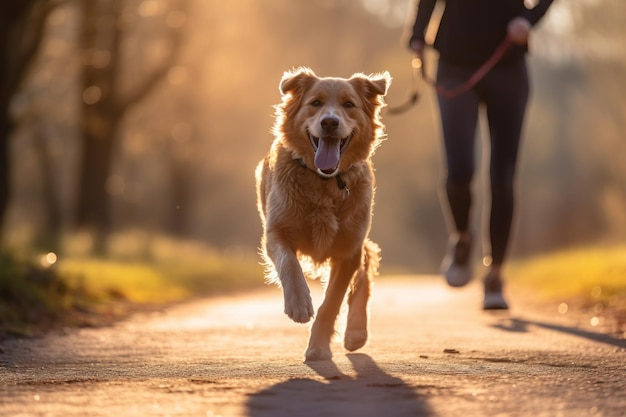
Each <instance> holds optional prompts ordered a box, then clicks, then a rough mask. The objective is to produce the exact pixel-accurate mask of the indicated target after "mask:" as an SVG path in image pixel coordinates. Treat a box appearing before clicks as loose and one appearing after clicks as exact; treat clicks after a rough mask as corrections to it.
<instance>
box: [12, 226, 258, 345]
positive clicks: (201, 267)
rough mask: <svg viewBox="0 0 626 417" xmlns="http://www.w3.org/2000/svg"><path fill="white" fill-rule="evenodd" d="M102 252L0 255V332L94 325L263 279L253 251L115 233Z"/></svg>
mask: <svg viewBox="0 0 626 417" xmlns="http://www.w3.org/2000/svg"><path fill="white" fill-rule="evenodd" d="M109 245H110V247H111V250H110V251H109V254H108V255H107V257H96V256H93V255H89V254H88V253H81V250H79V249H77V247H88V246H89V245H84V242H81V241H80V239H78V240H74V241H73V242H70V243H69V244H68V245H67V247H68V250H67V252H68V253H67V254H66V255H57V254H56V253H53V252H48V253H43V254H39V255H36V256H32V255H30V256H29V255H24V254H20V255H16V254H14V253H12V254H9V253H6V252H4V253H2V254H0V339H1V338H2V337H3V335H4V336H6V335H28V334H33V333H35V334H36V333H37V332H39V331H41V330H45V329H47V328H49V327H51V326H96V325H100V324H106V323H108V322H111V321H112V320H116V319H118V318H120V317H123V316H124V315H126V314H128V313H130V312H132V311H137V310H141V309H146V308H154V307H158V306H163V305H164V304H168V303H173V302H179V301H183V300H188V299H191V298H194V297H199V296H210V295H217V294H224V293H231V292H235V291H241V290H246V289H252V288H258V287H261V286H263V285H264V280H263V270H262V267H261V266H260V265H259V262H258V258H257V257H256V256H254V257H253V256H246V255H244V254H241V253H238V252H236V251H216V250H213V249H212V248H209V247H206V246H203V245H200V244H197V243H188V242H180V241H174V240H171V239H166V238H154V237H153V238H148V237H145V236H118V237H113V238H112V239H111V240H110V242H109Z"/></svg>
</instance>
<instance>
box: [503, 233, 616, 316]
mask: <svg viewBox="0 0 626 417" xmlns="http://www.w3.org/2000/svg"><path fill="white" fill-rule="evenodd" d="M509 269H510V272H511V277H512V282H511V284H512V285H516V286H518V287H520V288H522V287H523V288H525V289H532V291H533V293H534V294H536V295H538V296H539V297H541V298H542V299H543V300H559V299H571V300H577V301H579V302H581V303H583V304H589V305H590V304H592V303H603V304H604V305H607V306H613V307H616V308H619V309H624V308H626V245H620V246H612V247H589V248H577V249H569V250H563V251H559V252H555V253H549V254H546V255H543V256H538V257H533V258H530V259H526V260H520V261H516V262H512V263H511V265H510V268H509Z"/></svg>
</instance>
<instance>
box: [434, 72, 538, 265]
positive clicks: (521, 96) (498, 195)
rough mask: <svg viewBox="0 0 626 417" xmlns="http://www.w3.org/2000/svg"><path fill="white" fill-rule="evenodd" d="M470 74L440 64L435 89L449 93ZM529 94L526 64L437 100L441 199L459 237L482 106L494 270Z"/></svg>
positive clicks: (504, 238) (502, 247) (501, 252)
mask: <svg viewBox="0 0 626 417" xmlns="http://www.w3.org/2000/svg"><path fill="white" fill-rule="evenodd" d="M473 72H474V69H471V68H459V67H454V66H451V65H448V64H446V63H444V62H439V68H438V71H437V82H438V84H440V85H442V86H444V87H446V88H450V89H451V88H454V87H456V86H458V85H460V84H462V83H463V82H464V81H465V80H467V79H468V78H469V77H470V76H471V75H472V73H473ZM528 94H529V81H528V72H527V69H526V62H525V60H519V61H517V62H512V63H510V62H507V64H506V65H499V66H496V67H495V68H493V69H492V70H491V71H490V72H489V73H488V74H487V75H486V76H485V77H484V78H483V79H482V80H481V81H480V82H479V83H478V84H477V85H476V86H475V87H474V88H472V89H471V90H470V91H467V92H465V93H463V94H461V95H459V96H457V97H453V98H447V97H444V96H442V95H441V94H439V108H440V113H441V121H442V128H443V137H444V144H445V153H446V161H447V168H448V170H447V179H446V194H447V197H448V203H449V207H450V212H451V215H452V219H453V221H454V226H455V227H456V229H457V231H458V232H464V231H467V230H468V228H469V224H468V223H469V215H470V208H471V203H472V196H471V182H472V177H473V176H474V171H475V163H474V138H475V136H476V125H477V122H478V110H479V106H480V105H481V104H484V106H485V108H486V112H487V120H488V124H489V134H490V145H491V157H490V169H489V176H490V181H491V184H490V185H491V211H490V218H489V238H490V243H491V257H492V262H493V263H494V264H495V265H501V264H502V262H503V261H504V257H505V254H506V249H507V245H508V241H509V236H510V233H511V224H512V221H513V206H514V190H513V181H514V175H515V165H516V161H517V153H518V148H519V143H520V136H521V130H522V124H523V121H524V113H525V109H526V103H527V101H528Z"/></svg>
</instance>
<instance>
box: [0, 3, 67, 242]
mask: <svg viewBox="0 0 626 417" xmlns="http://www.w3.org/2000/svg"><path fill="white" fill-rule="evenodd" d="M60 3H62V1H59V0H3V1H2V2H1V3H0V61H1V62H2V65H0V235H1V233H2V225H3V220H4V214H5V212H6V209H7V206H8V204H9V187H10V182H11V181H10V172H11V171H10V158H9V137H10V136H11V133H12V132H13V130H14V128H15V121H14V120H13V119H12V117H11V114H10V106H11V99H12V97H13V96H14V95H15V93H16V92H17V91H18V89H19V88H20V86H21V84H22V81H23V80H24V78H25V77H26V74H27V73H28V69H29V67H30V64H31V63H32V61H33V57H34V56H35V55H36V53H37V51H38V49H39V46H40V45H41V40H42V38H43V34H44V29H45V24H46V19H47V17H48V16H49V14H50V12H51V11H52V10H53V9H54V8H55V7H56V6H58V5H59V4H60Z"/></svg>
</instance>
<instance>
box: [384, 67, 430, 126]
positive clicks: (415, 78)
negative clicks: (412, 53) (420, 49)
mask: <svg viewBox="0 0 626 417" xmlns="http://www.w3.org/2000/svg"><path fill="white" fill-rule="evenodd" d="M420 72H421V74H420ZM423 72H424V69H423V62H422V60H421V59H420V58H418V57H414V58H413V59H412V60H411V90H409V91H410V95H409V98H408V99H407V100H406V101H405V102H404V103H402V104H400V105H399V106H394V107H387V114H391V115H397V114H402V113H404V112H406V111H408V110H410V109H411V107H413V106H414V105H415V104H416V103H417V101H418V100H419V98H420V89H419V84H420V82H421V81H420V75H421V76H422V77H423V75H424V74H423ZM422 79H423V78H422Z"/></svg>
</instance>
